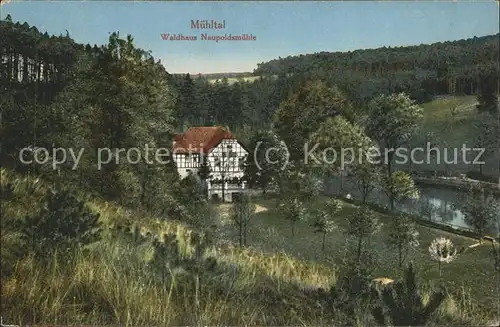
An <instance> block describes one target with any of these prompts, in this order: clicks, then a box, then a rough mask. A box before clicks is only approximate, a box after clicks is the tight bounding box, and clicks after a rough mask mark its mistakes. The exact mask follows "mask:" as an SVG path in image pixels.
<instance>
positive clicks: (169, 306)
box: [1, 170, 498, 326]
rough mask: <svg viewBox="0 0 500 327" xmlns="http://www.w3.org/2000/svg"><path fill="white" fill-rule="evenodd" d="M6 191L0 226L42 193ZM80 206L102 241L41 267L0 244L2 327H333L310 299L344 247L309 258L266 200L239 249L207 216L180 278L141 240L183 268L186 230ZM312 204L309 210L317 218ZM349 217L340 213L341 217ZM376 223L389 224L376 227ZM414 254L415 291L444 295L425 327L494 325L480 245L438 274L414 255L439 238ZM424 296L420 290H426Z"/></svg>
mask: <svg viewBox="0 0 500 327" xmlns="http://www.w3.org/2000/svg"><path fill="white" fill-rule="evenodd" d="M9 182H11V183H12V182H14V184H15V188H14V191H13V193H14V196H13V197H12V198H10V199H9V201H8V202H5V203H4V205H3V206H2V215H3V216H4V217H6V216H10V217H23V216H25V215H29V214H33V212H36V211H37V210H38V209H39V208H40V206H41V201H40V197H41V195H42V194H43V192H44V190H45V189H46V186H45V185H44V184H43V182H41V181H40V180H38V179H34V178H29V177H23V178H19V177H16V176H15V175H13V174H10V173H8V172H7V171H5V170H3V171H2V185H6V183H9ZM80 197H81V198H82V199H85V200H86V203H87V205H88V206H89V207H90V208H92V210H93V211H95V212H98V213H99V214H100V221H101V222H102V224H103V236H102V239H101V240H100V241H99V242H97V243H94V244H91V245H89V246H86V247H85V248H81V249H79V250H77V251H74V252H72V253H71V254H70V255H64V256H57V255H54V256H53V258H52V260H51V261H50V262H48V263H44V264H42V263H40V262H39V261H37V260H35V259H34V258H33V257H32V256H30V255H27V256H24V257H22V259H20V260H17V259H16V258H18V257H19V255H20V254H19V253H18V252H19V251H20V248H21V250H22V243H21V242H20V240H19V238H18V235H16V234H15V233H12V232H9V231H3V233H2V249H1V251H2V270H4V269H6V270H8V269H7V268H10V270H11V271H10V272H8V274H7V275H5V274H4V276H3V278H2V302H1V305H2V318H3V321H4V322H5V323H8V324H26V323H36V324H54V323H56V324H92V325H103V324H115V325H120V326H138V325H222V324H224V325H228V324H229V325H256V324H258V325H301V326H305V325H326V324H329V325H331V324H337V323H340V321H339V316H338V313H337V312H336V311H335V310H334V309H332V308H330V307H328V305H327V304H326V303H324V302H322V301H321V298H318V297H317V295H315V294H316V293H315V290H317V289H318V288H323V289H328V288H329V287H330V286H332V285H334V284H335V282H336V281H337V278H338V271H337V267H336V264H338V263H339V262H340V261H341V260H342V258H343V256H344V251H345V246H346V238H345V236H344V234H343V233H342V232H341V231H340V230H338V231H335V232H334V233H332V234H331V235H329V236H328V238H327V243H326V244H327V246H326V251H325V253H322V252H321V240H320V236H319V235H316V234H313V233H312V232H311V229H310V227H309V226H308V224H307V223H306V222H301V223H299V224H298V226H297V229H296V235H295V238H294V239H292V238H291V234H290V233H291V231H290V225H289V223H288V222H287V221H286V220H285V219H284V218H283V217H281V215H280V214H279V213H278V212H277V211H276V209H275V201H274V200H266V199H260V198H258V199H256V201H257V204H258V206H257V213H256V216H255V217H254V218H253V220H252V221H251V228H250V234H249V245H250V246H249V247H248V248H244V249H242V248H239V247H238V246H236V243H235V241H236V239H235V228H234V226H232V225H231V224H230V220H228V217H227V210H228V209H229V207H230V205H220V206H218V208H215V209H216V210H215V211H216V212H219V213H220V215H218V216H217V217H218V220H217V225H218V232H217V237H216V242H215V243H214V244H213V245H212V246H211V247H210V248H208V249H207V251H206V253H205V257H209V256H211V257H213V258H215V259H216V260H217V266H216V268H215V269H213V270H210V271H208V270H206V271H205V270H203V269H202V270H201V272H200V273H198V274H192V273H190V272H186V271H185V270H183V269H181V268H178V267H171V268H169V267H163V268H162V269H160V270H157V269H155V267H154V266H152V257H153V254H154V245H153V239H155V238H156V239H159V238H161V236H162V235H164V234H166V233H167V234H168V233H175V234H176V235H177V240H178V248H179V251H180V254H181V256H183V257H186V258H188V257H192V256H193V255H194V254H193V253H194V247H193V246H192V242H191V238H192V236H193V233H194V230H193V229H192V228H190V227H188V226H186V225H184V224H183V223H181V222H177V221H168V220H164V219H160V218H159V217H151V216H148V215H147V214H144V213H141V212H136V211H131V210H125V209H123V208H121V207H119V206H117V205H115V204H112V203H107V202H103V201H99V200H95V199H92V198H90V197H86V196H85V195H84V194H80ZM323 202H324V201H323V199H320V200H319V201H318V202H317V203H316V204H315V206H321V205H322V203H323ZM353 209H354V208H353V207H351V206H349V205H346V207H345V210H344V211H343V212H342V214H341V215H339V217H338V219H337V224H338V225H339V228H341V227H342V226H343V224H344V223H345V220H344V217H345V215H346V214H349V213H351V212H352V210H353ZM380 219H381V220H382V221H383V222H384V223H387V222H388V220H390V217H385V216H380ZM127 222H129V223H133V224H134V225H135V226H137V227H138V228H139V229H140V232H141V234H142V235H145V237H146V240H145V241H144V242H141V243H139V244H136V243H133V242H130V240H128V239H123V238H121V237H118V236H116V235H115V234H114V233H113V232H112V231H113V226H116V225H118V224H126V223H127ZM384 226H385V227H383V230H382V231H381V233H380V235H378V236H376V237H374V238H373V240H372V241H371V243H370V246H371V247H374V248H376V249H377V251H378V253H379V256H380V260H381V263H382V264H379V267H381V268H380V269H379V270H378V271H377V276H379V277H387V278H391V279H397V278H398V277H399V276H400V271H399V269H398V268H397V264H396V262H395V258H396V257H395V252H394V251H392V250H389V249H387V248H386V247H385V245H384V242H383V238H384V235H385V233H386V231H387V228H388V225H387V224H386V225H384ZM420 233H421V236H422V242H421V247H420V251H419V252H418V253H417V254H416V256H415V261H416V263H417V267H418V269H419V275H420V276H421V278H420V280H421V282H422V283H423V285H424V286H425V287H432V285H433V284H437V283H441V282H442V283H444V284H445V285H447V286H449V291H450V293H449V296H448V298H447V300H446V301H445V303H444V304H443V305H442V307H441V308H440V309H439V310H438V312H437V314H436V315H435V316H434V317H433V320H432V321H433V322H434V323H435V324H441V325H442V324H448V325H456V324H480V323H484V322H487V321H489V320H491V319H492V317H494V316H495V315H496V312H495V310H496V309H497V305H496V302H495V301H496V300H495V299H496V297H495V294H496V293H495V292H497V288H496V287H497V286H498V285H497V284H496V283H497V282H498V279H497V277H496V276H495V275H494V271H493V268H492V260H491V259H490V257H489V248H488V246H487V245H483V246H479V247H475V248H470V249H469V248H467V250H466V251H465V253H464V254H462V255H461V256H460V257H459V258H458V260H457V261H456V262H454V263H452V264H450V265H447V266H444V267H443V274H442V278H439V276H438V274H437V265H436V264H435V263H433V262H431V261H430V259H429V258H428V256H427V254H426V251H427V250H426V247H427V246H428V243H429V242H430V240H431V239H432V238H433V237H435V236H439V235H442V234H443V233H441V232H439V231H436V230H429V229H424V228H421V229H420ZM446 236H448V237H450V238H452V239H453V241H454V242H455V244H456V245H458V246H465V247H468V246H469V245H472V244H473V243H474V241H473V240H470V239H467V238H463V237H457V236H454V235H448V234H446ZM425 287H424V295H425V294H426V293H425V292H426V291H425V290H427V289H428V288H425Z"/></svg>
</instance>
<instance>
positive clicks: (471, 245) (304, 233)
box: [228, 197, 500, 316]
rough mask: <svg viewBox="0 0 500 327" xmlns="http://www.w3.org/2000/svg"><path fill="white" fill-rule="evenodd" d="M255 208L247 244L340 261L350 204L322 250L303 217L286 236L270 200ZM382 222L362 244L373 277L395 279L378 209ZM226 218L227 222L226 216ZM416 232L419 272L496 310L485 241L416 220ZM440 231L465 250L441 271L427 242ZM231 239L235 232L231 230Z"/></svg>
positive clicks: (498, 285) (387, 223) (385, 224)
mask: <svg viewBox="0 0 500 327" xmlns="http://www.w3.org/2000/svg"><path fill="white" fill-rule="evenodd" d="M326 199H327V198H325V197H321V198H320V199H319V200H318V201H317V202H316V203H315V204H314V205H313V206H314V207H317V208H318V207H321V206H322V205H323V204H324V203H325V200H326ZM257 204H258V208H259V210H258V211H259V212H258V213H257V215H256V217H255V219H254V220H253V221H252V225H251V229H250V234H249V238H248V240H249V245H250V246H255V247H256V248H258V249H261V250H262V251H265V252H267V253H275V252H284V253H286V254H288V255H291V256H294V257H297V258H299V259H301V260H306V261H308V262H314V263H321V264H327V265H329V266H331V267H335V266H336V265H339V264H341V260H342V258H343V257H344V256H345V253H346V249H347V246H348V237H346V235H345V233H344V232H343V229H344V227H346V223H347V220H346V216H347V215H350V214H352V213H353V212H354V210H355V209H356V207H354V206H353V205H351V204H348V203H346V204H345V206H344V209H343V211H342V212H341V214H340V215H339V216H338V217H337V219H336V220H335V223H336V225H337V226H338V229H337V230H335V231H334V232H332V233H330V234H327V237H326V246H325V251H324V252H323V251H321V243H322V237H321V235H320V234H315V233H314V230H313V229H312V227H311V226H310V222H308V221H307V220H304V221H299V222H297V225H296V228H295V236H294V237H292V232H291V225H290V222H289V221H288V220H286V219H285V218H284V217H283V216H281V215H280V213H279V212H277V210H276V203H275V200H262V199H259V200H257ZM378 219H379V221H380V222H381V223H382V228H381V230H380V232H379V233H378V234H376V235H374V236H373V237H372V239H371V240H370V241H369V244H368V245H367V246H368V247H370V248H371V249H374V250H375V251H376V252H377V257H378V258H377V267H378V268H377V269H376V271H375V274H376V275H377V276H376V277H377V278H389V279H393V280H396V279H398V278H400V277H401V270H400V268H399V267H398V258H397V251H396V250H395V249H392V248H390V247H388V245H387V244H386V240H387V236H388V233H389V230H390V228H391V219H394V217H389V216H385V215H382V214H378ZM228 223H229V222H228ZM417 227H418V228H417V229H418V231H419V234H420V246H419V248H418V251H416V252H415V253H414V254H413V255H412V256H411V257H410V258H411V259H412V260H414V262H415V264H416V266H417V267H418V269H419V273H420V277H421V278H422V279H423V280H427V281H429V282H430V283H431V284H432V283H442V284H443V285H445V286H446V287H448V289H449V290H452V291H453V292H456V293H457V294H459V293H460V292H463V291H465V292H470V295H471V296H472V299H474V300H473V301H472V302H471V305H477V306H479V307H481V310H484V311H485V312H488V311H489V314H490V315H493V316H494V315H495V314H496V313H498V310H499V307H498V305H497V300H498V294H499V293H498V292H499V291H500V280H499V278H498V276H497V275H498V274H497V273H496V272H495V271H494V270H493V269H492V267H493V265H494V261H493V257H492V255H491V244H489V243H487V242H486V243H483V244H482V245H480V246H479V245H478V244H477V241H476V240H473V239H470V238H467V237H463V236H458V235H454V234H450V233H447V232H444V231H440V230H436V229H431V228H428V227H423V226H417ZM440 236H444V237H447V238H449V239H451V240H452V241H453V243H454V244H455V245H456V246H457V247H458V248H461V247H464V248H465V251H464V252H463V253H462V254H461V255H459V257H458V258H457V260H456V261H454V262H452V263H451V264H447V265H446V264H444V265H443V267H442V276H441V277H440V276H439V273H438V265H437V263H436V262H434V261H432V260H431V258H430V256H429V252H428V247H429V244H430V243H431V241H432V240H433V239H435V238H436V237H440ZM232 237H233V239H235V240H236V237H237V235H235V234H234V235H233V236H232Z"/></svg>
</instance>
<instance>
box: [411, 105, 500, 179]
mask: <svg viewBox="0 0 500 327" xmlns="http://www.w3.org/2000/svg"><path fill="white" fill-rule="evenodd" d="M476 104H477V99H476V97H475V96H441V97H437V98H436V99H434V100H433V101H430V102H427V103H424V104H423V105H422V107H423V109H424V120H423V124H422V126H421V132H422V133H420V134H424V133H432V134H433V135H434V138H433V139H432V142H435V143H436V144H438V147H439V148H441V149H444V148H445V145H444V144H447V147H448V148H449V149H452V148H458V149H459V150H458V153H459V159H460V160H459V161H458V162H457V163H456V164H450V165H448V167H447V168H448V170H449V172H451V173H455V174H458V173H465V172H467V171H471V170H476V171H478V170H479V167H478V166H477V165H476V166H473V165H471V164H466V163H464V162H463V160H462V159H461V158H462V155H461V150H460V149H461V148H462V145H464V144H466V145H467V147H469V148H474V147H476V145H475V144H474V143H475V142H474V139H475V135H476V133H477V131H474V129H473V124H474V121H475V118H476V117H477V111H476V108H475V106H476ZM454 108H455V110H453V109H454ZM424 144H425V141H424V140H419V141H417V142H414V145H415V146H424ZM499 152H500V149H499ZM499 152H497V153H495V154H493V155H491V156H490V157H489V158H486V160H484V161H485V162H486V164H485V165H484V166H483V173H484V174H487V175H491V176H500V172H499V171H498V161H499V160H500V153H499ZM448 153H449V154H448V156H449V158H450V159H451V158H452V157H453V152H452V151H449V152H448ZM474 156H475V154H471V157H470V158H468V160H469V161H471V160H473V159H474V158H473V157H474ZM433 160H435V159H433ZM414 168H415V169H423V170H438V171H445V169H446V167H445V164H444V162H443V160H441V163H440V164H437V162H433V163H432V164H431V165H427V164H422V165H418V166H417V165H415V167H414Z"/></svg>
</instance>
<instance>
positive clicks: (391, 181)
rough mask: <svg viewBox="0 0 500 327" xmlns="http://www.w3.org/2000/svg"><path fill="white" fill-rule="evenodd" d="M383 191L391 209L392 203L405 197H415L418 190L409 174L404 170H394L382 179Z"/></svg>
mask: <svg viewBox="0 0 500 327" xmlns="http://www.w3.org/2000/svg"><path fill="white" fill-rule="evenodd" d="M383 191H384V192H385V194H386V195H387V196H388V197H389V201H390V205H391V210H394V203H395V202H397V201H403V200H405V199H417V198H418V197H419V191H418V189H417V187H416V186H415V183H414V181H413V179H412V178H411V176H410V175H408V174H407V173H405V172H404V171H395V172H393V173H391V175H390V176H386V177H385V178H384V179H383Z"/></svg>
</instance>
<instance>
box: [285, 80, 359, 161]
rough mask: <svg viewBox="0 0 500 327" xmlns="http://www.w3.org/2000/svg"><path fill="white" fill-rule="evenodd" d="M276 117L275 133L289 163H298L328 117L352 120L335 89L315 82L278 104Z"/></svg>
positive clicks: (346, 102)
mask: <svg viewBox="0 0 500 327" xmlns="http://www.w3.org/2000/svg"><path fill="white" fill-rule="evenodd" d="M275 115H276V118H275V128H276V132H277V134H278V135H279V137H280V138H281V139H282V140H283V141H284V142H285V144H286V146H287V148H288V151H289V153H290V160H291V161H294V162H296V163H301V162H302V161H303V160H304V148H305V146H306V145H307V144H308V142H309V140H310V137H311V134H312V133H314V132H316V131H317V130H318V127H319V126H320V125H321V124H322V123H323V121H324V120H325V119H327V118H329V117H334V116H336V115H344V116H345V117H351V108H350V104H349V102H348V101H347V99H346V98H345V97H344V95H343V94H342V93H341V92H340V91H339V90H338V89H337V88H329V87H328V86H327V85H326V84H324V83H322V82H319V81H317V82H307V83H304V84H303V85H301V87H300V88H299V89H298V90H297V91H296V92H294V93H293V94H291V95H290V96H289V98H288V99H287V100H285V101H283V102H282V103H281V104H280V106H279V109H278V111H277V112H276V114H275Z"/></svg>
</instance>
